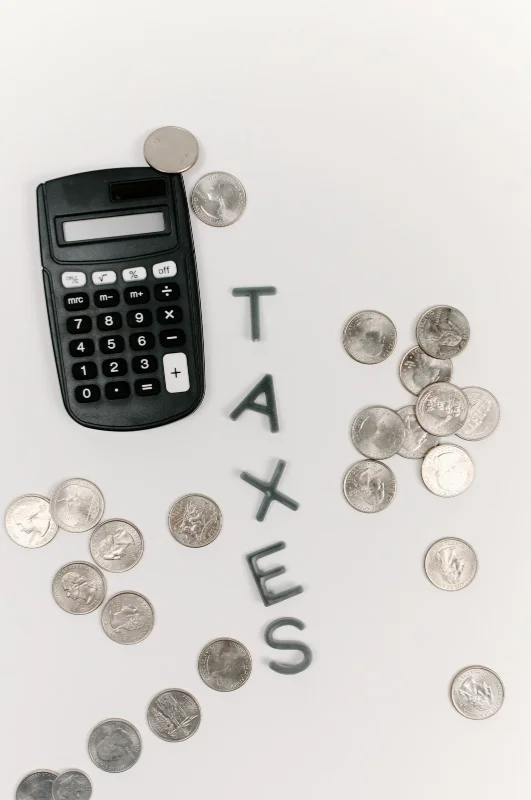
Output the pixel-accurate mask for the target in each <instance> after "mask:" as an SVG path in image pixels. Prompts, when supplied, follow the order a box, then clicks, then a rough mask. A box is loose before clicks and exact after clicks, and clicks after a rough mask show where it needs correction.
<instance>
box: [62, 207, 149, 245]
mask: <svg viewBox="0 0 531 800" xmlns="http://www.w3.org/2000/svg"><path fill="white" fill-rule="evenodd" d="M164 229H165V222H164V214H163V213H162V211H150V212H147V213H145V214H124V215H121V216H114V217H93V218H91V219H75V220H68V221H67V222H63V236H64V239H65V242H80V241H88V240H90V239H116V238H121V237H122V236H139V235H142V234H144V233H162V232H163V231H164Z"/></svg>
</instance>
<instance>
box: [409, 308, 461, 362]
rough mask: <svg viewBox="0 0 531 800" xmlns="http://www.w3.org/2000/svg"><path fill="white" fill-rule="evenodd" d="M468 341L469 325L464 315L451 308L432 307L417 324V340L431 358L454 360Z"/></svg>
mask: <svg viewBox="0 0 531 800" xmlns="http://www.w3.org/2000/svg"><path fill="white" fill-rule="evenodd" d="M469 339H470V325H469V324H468V320H467V318H466V317H465V315H464V314H461V312H460V311H458V310H457V308H452V306H433V308H429V309H428V310H427V311H425V312H424V314H423V315H422V316H421V318H420V319H419V321H418V323H417V340H418V343H419V345H420V346H421V347H422V349H423V350H424V352H426V353H427V354H428V355H429V356H433V358H454V356H457V355H458V354H459V353H461V352H462V351H463V350H464V349H465V347H466V346H467V344H468V341H469Z"/></svg>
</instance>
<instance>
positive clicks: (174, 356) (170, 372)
mask: <svg viewBox="0 0 531 800" xmlns="http://www.w3.org/2000/svg"><path fill="white" fill-rule="evenodd" d="M162 363H163V365H164V381H165V383H166V391H167V392H170V393H171V394H174V392H187V391H188V389H189V388H190V378H189V377H188V361H187V358H186V355H185V354H184V353H166V355H165V356H164V357H163V359H162Z"/></svg>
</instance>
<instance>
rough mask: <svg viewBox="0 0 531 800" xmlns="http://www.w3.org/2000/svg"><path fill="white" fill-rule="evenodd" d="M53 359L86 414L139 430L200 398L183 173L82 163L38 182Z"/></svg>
mask: <svg viewBox="0 0 531 800" xmlns="http://www.w3.org/2000/svg"><path fill="white" fill-rule="evenodd" d="M37 207H38V215H39V235H40V244H41V258H42V267H43V276H44V288H45V292H46V303H47V307H48V319H49V322H50V331H51V335H52V341H53V349H54V354H55V361H56V364H57V372H58V375H59V382H60V384H61V392H62V396H63V401H64V404H65V407H66V410H67V411H68V413H69V414H70V416H71V417H72V418H73V419H74V420H75V421H76V422H79V423H80V424H81V425H86V426H88V427H89V428H99V429H101V430H109V431H134V430H142V429H143V428H152V427H155V426H157V425H165V424H166V423H168V422H173V421H175V420H178V419H182V418H183V417H186V416H187V415H188V414H191V413H192V412H193V411H195V409H196V408H197V407H198V405H199V404H200V403H201V400H202V399H203V395H204V390H205V382H204V356H203V333H202V324H201V307H200V300H199V287H198V281H197V270H196V263H195V254H194V246H193V240H192V232H191V228H190V217H189V213H188V203H187V199H186V194H185V190H184V185H183V181H182V178H181V176H180V175H165V174H162V173H160V172H157V171H156V170H153V169H150V168H148V167H133V168H123V169H107V170H98V171H95V172H84V173H81V174H79V175H69V176H67V177H64V178H57V179H56V180H52V181H47V182H46V183H43V184H41V185H40V186H39V187H38V189H37Z"/></svg>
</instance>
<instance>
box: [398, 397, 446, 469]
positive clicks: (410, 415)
mask: <svg viewBox="0 0 531 800" xmlns="http://www.w3.org/2000/svg"><path fill="white" fill-rule="evenodd" d="M397 414H398V416H399V417H400V418H401V419H402V420H403V422H404V428H405V432H406V434H405V437H404V443H403V445H402V447H401V448H400V450H399V451H398V455H399V456H402V457H403V458H422V457H423V456H425V455H426V453H427V452H428V450H431V448H432V447H435V446H436V445H438V444H439V439H438V438H437V437H436V436H433V435H432V434H431V433H428V432H427V431H425V430H424V428H421V427H420V425H419V423H418V420H417V415H416V414H415V406H404V408H400V409H399V410H398V411H397Z"/></svg>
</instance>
